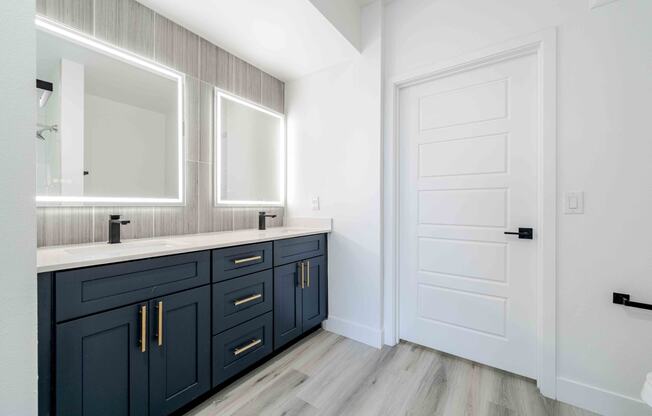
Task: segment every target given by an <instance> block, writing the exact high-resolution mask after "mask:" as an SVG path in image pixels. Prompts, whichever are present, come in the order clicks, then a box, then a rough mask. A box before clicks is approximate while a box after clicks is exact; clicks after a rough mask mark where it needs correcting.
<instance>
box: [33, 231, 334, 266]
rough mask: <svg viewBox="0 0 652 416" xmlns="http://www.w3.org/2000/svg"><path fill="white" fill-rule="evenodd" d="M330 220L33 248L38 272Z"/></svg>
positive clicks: (260, 236)
mask: <svg viewBox="0 0 652 416" xmlns="http://www.w3.org/2000/svg"><path fill="white" fill-rule="evenodd" d="M330 231H331V221H330V219H329V220H321V221H303V222H301V221H296V222H295V223H294V224H289V226H286V227H275V228H269V229H267V230H264V231H259V230H256V229H254V230H240V231H225V232H219V233H204V234H189V235H179V236H170V237H161V238H148V239H138V240H123V242H122V243H120V244H107V243H94V244H75V245H69V246H56V247H43V248H39V249H38V250H37V252H36V269H37V272H38V273H43V272H52V271H57V270H66V269H75V268H78V267H88V266H97V265H100V264H109V263H117V262H121V261H129V260H138V259H145V258H149V257H159V256H169V255H172V254H181V253H189V252H192V251H201V250H210V249H214V248H222V247H232V246H239V245H242V244H252V243H261V242H264V241H274V240H281V239H285V238H292V237H301V236H304V235H313V234H321V233H328V232H330Z"/></svg>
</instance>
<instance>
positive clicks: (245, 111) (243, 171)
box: [215, 90, 285, 206]
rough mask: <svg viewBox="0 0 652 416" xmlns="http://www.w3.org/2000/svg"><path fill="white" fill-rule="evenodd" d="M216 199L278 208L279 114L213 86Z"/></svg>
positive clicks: (281, 183) (281, 167)
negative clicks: (214, 92) (215, 88)
mask: <svg viewBox="0 0 652 416" xmlns="http://www.w3.org/2000/svg"><path fill="white" fill-rule="evenodd" d="M215 101H216V103H215V104H216V105H215V119H216V120H217V123H216V128H215V160H216V168H215V176H216V178H215V196H216V197H215V203H216V205H229V206H282V205H283V203H284V198H285V195H284V192H285V123H284V118H283V115H281V114H278V113H275V112H273V111H270V110H268V109H266V108H263V107H260V106H258V105H255V104H252V103H249V102H247V101H244V100H242V99H239V98H237V97H235V96H232V95H229V94H226V93H224V92H222V91H220V90H216V94H215Z"/></svg>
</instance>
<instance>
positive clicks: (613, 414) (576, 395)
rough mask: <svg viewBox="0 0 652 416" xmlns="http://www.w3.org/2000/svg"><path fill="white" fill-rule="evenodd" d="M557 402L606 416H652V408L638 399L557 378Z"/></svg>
mask: <svg viewBox="0 0 652 416" xmlns="http://www.w3.org/2000/svg"><path fill="white" fill-rule="evenodd" d="M557 400H559V401H561V402H564V403H568V404H572V405H573V406H577V407H581V408H583V409H587V410H590V411H592V412H595V413H598V414H601V415H604V416H624V415H627V416H650V415H652V408H650V407H648V406H647V405H646V404H645V403H644V402H643V401H642V400H640V399H639V398H637V397H630V396H625V395H623V394H620V393H615V392H613V391H609V390H604V389H601V388H598V387H595V386H590V385H588V384H584V383H580V382H579V381H575V380H570V379H567V378H564V377H558V378H557Z"/></svg>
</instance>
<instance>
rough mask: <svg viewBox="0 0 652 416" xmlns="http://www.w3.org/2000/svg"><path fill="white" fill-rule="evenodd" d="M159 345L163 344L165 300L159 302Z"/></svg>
mask: <svg viewBox="0 0 652 416" xmlns="http://www.w3.org/2000/svg"><path fill="white" fill-rule="evenodd" d="M157 337H158V346H159V347H160V346H162V345H163V301H159V303H158V334H157Z"/></svg>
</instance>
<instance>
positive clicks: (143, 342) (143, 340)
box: [140, 305, 147, 352]
mask: <svg viewBox="0 0 652 416" xmlns="http://www.w3.org/2000/svg"><path fill="white" fill-rule="evenodd" d="M145 351H147V305H142V306H141V307H140V352H145Z"/></svg>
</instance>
